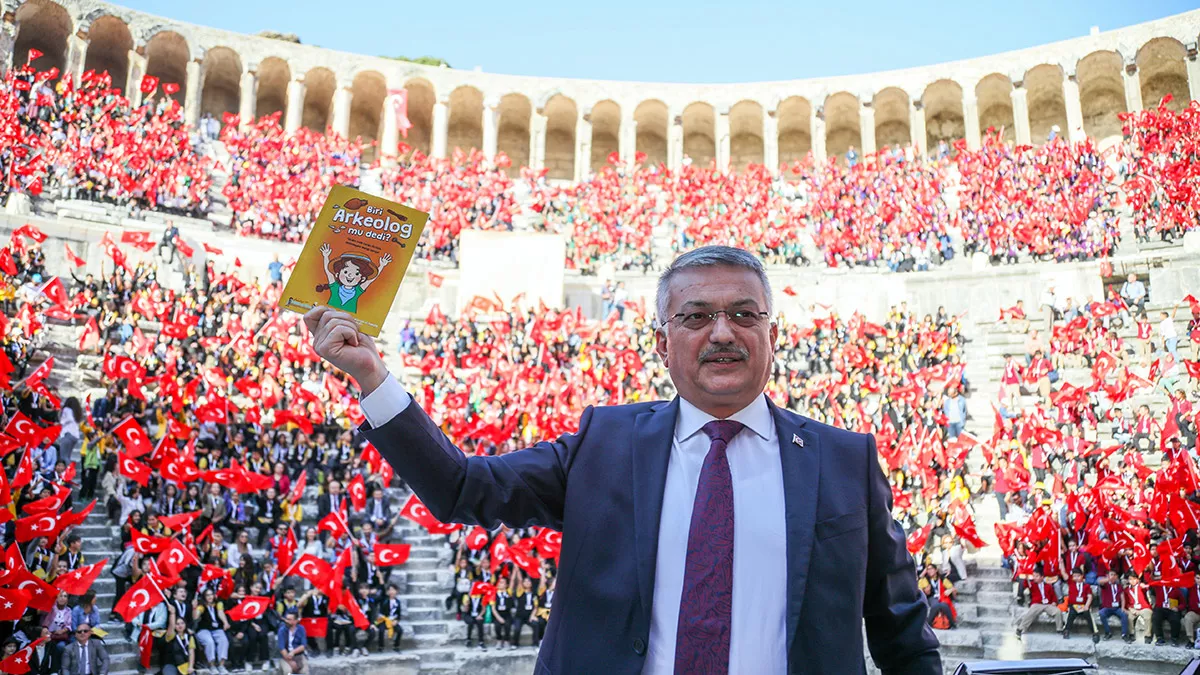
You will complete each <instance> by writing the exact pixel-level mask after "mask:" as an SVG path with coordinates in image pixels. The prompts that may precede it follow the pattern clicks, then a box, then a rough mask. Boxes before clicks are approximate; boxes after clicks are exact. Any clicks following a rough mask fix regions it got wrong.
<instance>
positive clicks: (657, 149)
mask: <svg viewBox="0 0 1200 675" xmlns="http://www.w3.org/2000/svg"><path fill="white" fill-rule="evenodd" d="M633 121H634V122H635V123H636V124H637V143H636V144H635V151H636V152H644V153H646V165H647V166H653V165H657V164H665V163H666V162H667V124H668V122H669V121H670V119H669V113H668V111H667V104H666V103H663V102H662V101H659V100H656V99H651V100H649V101H642V102H641V103H639V104H638V107H637V108H634V110H633Z"/></svg>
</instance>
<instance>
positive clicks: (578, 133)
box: [575, 107, 592, 181]
mask: <svg viewBox="0 0 1200 675" xmlns="http://www.w3.org/2000/svg"><path fill="white" fill-rule="evenodd" d="M590 175H592V109H591V108H590V107H588V108H580V109H579V119H578V120H577V121H576V122H575V180H576V181H585V180H587V178H588V176H590Z"/></svg>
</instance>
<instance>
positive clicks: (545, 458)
mask: <svg viewBox="0 0 1200 675" xmlns="http://www.w3.org/2000/svg"><path fill="white" fill-rule="evenodd" d="M304 322H305V324H306V325H307V326H308V329H309V331H310V332H311V333H312V334H313V348H314V349H315V350H316V352H317V354H318V355H320V356H321V358H323V359H325V360H326V361H327V362H329V364H330V365H333V366H334V367H337V368H339V369H341V370H343V371H345V372H346V373H347V374H348V375H350V376H351V377H353V378H354V379H355V381H356V382H358V385H359V388H360V389H361V390H362V392H363V394H362V400H361V401H360V404H361V405H362V410H363V415H364V416H365V417H366V419H367V424H365V425H363V426H362V428H361V429H360V431H362V433H363V434H364V435H365V436H366V437H367V438H368V439H369V440H370V441H371V443H373V444H374V445H375V447H376V448H378V449H379V452H380V454H381V455H382V456H383V457H384V459H385V460H386V461H387V462H388V463H389V464H391V466H392V468H393V469H395V471H396V474H397V475H398V476H400V477H401V478H403V479H404V481H405V482H406V483H408V484H409V485H411V486H412V488H413V491H414V492H415V493H416V494H417V496H418V497H419V498H420V499H421V501H422V502H423V503H424V504H425V506H426V507H427V508H428V509H429V512H430V513H431V514H433V516H434V517H435V518H437V519H438V520H441V521H443V522H462V523H470V524H479V525H483V526H485V527H489V528H491V527H493V526H494V525H495V524H496V522H497V521H500V522H504V523H505V524H507V525H509V526H512V527H524V526H526V525H529V524H537V525H543V526H547V527H552V528H555V529H561V528H562V518H563V500H564V498H565V495H566V488H567V468H568V467H569V465H570V460H571V458H572V457H573V456H574V452H575V450H576V449H577V447H578V442H579V438H580V437H581V435H582V432H583V430H584V429H585V428H586V426H587V424H588V422H589V420H590V419H591V409H590V408H589V409H588V410H587V411H585V412H584V415H583V417H582V419H581V420H580V426H579V428H580V434H569V435H566V436H563V437H562V438H560V439H559V440H557V441H555V442H553V443H549V442H542V443H538V444H537V445H535V446H533V447H531V448H528V449H526V450H522V451H520V452H514V453H508V454H505V455H500V456H497V457H468V456H466V455H464V454H463V452H462V451H461V450H459V449H458V448H457V447H456V446H455V445H454V443H453V442H451V441H450V439H448V438H447V437H446V435H445V434H444V433H442V431H441V429H439V428H438V426H437V424H435V423H434V422H433V420H432V419H430V418H429V416H428V415H427V414H426V413H425V411H424V410H422V409H421V407H420V406H419V405H415V404H414V403H413V400H412V396H410V395H409V393H408V392H406V391H405V390H404V388H403V387H402V386H400V383H399V382H397V381H396V379H395V378H394V377H392V375H391V374H390V373H388V370H387V366H386V365H385V364H384V363H383V359H382V358H380V356H379V350H378V349H377V348H376V346H375V341H374V340H372V339H371V337H370V336H368V335H364V334H363V333H361V332H359V330H358V327H357V325H356V324H355V323H354V320H353V319H352V318H351V317H350V315H348V314H346V313H344V312H339V311H336V310H333V309H330V308H328V307H317V308H314V309H312V310H310V311H309V312H308V313H307V314H305V315H304Z"/></svg>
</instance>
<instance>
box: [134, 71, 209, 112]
mask: <svg viewBox="0 0 1200 675" xmlns="http://www.w3.org/2000/svg"><path fill="white" fill-rule="evenodd" d="M141 82H142V78H140V77H139V78H138V81H137V83H136V84H134V85H133V86H134V89H137V90H138V91H141V90H140V86H141ZM202 89H204V67H203V65H202V64H201V63H200V62H199V61H188V64H187V92H186V93H185V94H184V97H183V117H184V121H186V122H187V123H188V124H190V125H192V126H193V127H194V126H196V125H197V124H199V122H200V91H201V90H202Z"/></svg>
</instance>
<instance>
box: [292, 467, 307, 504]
mask: <svg viewBox="0 0 1200 675" xmlns="http://www.w3.org/2000/svg"><path fill="white" fill-rule="evenodd" d="M307 482H308V469H301V470H300V477H299V478H297V479H296V483H295V484H294V485H292V489H291V490H289V491H288V493H287V503H289V504H298V503H300V499H301V498H302V497H303V496H304V485H305V483H307Z"/></svg>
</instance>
